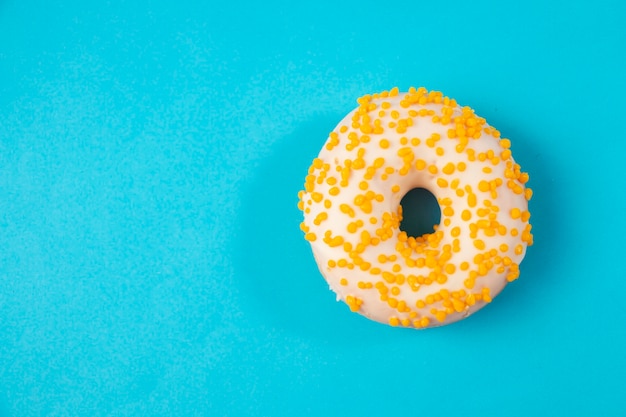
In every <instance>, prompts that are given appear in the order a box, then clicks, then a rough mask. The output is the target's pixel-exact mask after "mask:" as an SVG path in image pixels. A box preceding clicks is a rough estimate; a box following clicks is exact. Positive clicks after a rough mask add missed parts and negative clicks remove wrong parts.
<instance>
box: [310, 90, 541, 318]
mask: <svg viewBox="0 0 626 417" xmlns="http://www.w3.org/2000/svg"><path fill="white" fill-rule="evenodd" d="M357 102H358V104H359V106H358V108H356V109H355V110H353V111H352V112H350V113H349V114H348V115H347V116H346V117H345V118H344V119H343V120H342V121H341V122H340V123H339V125H338V126H337V127H336V128H335V130H334V131H333V132H331V133H330V136H329V138H328V140H327V141H326V144H325V145H324V147H323V148H322V150H321V152H320V154H319V156H318V157H317V158H316V159H315V160H314V161H313V164H312V165H311V167H310V168H309V172H308V175H307V176H306V180H305V184H304V190H303V191H301V192H300V193H299V198H300V201H299V203H298V206H299V208H300V209H301V210H302V211H303V212H304V221H303V222H302V223H301V225H300V227H301V229H302V231H303V232H304V234H305V238H306V239H307V240H308V241H309V242H310V244H311V248H312V250H313V255H314V257H315V259H316V261H317V264H318V267H319V269H320V272H321V273H322V275H323V276H324V277H325V278H326V280H327V281H328V284H329V285H330V288H331V289H332V290H333V291H334V292H335V293H337V298H338V299H341V300H343V301H344V302H345V303H346V304H347V305H348V306H349V307H350V309H351V310H352V311H354V312H358V313H360V314H363V315H364V316H366V317H368V318H370V319H372V320H375V321H378V322H381V323H387V324H390V325H392V326H405V327H415V328H425V327H434V326H441V325H444V324H449V323H452V322H455V321H458V320H461V319H463V318H465V317H468V316H469V315H470V314H472V313H474V312H476V311H477V310H479V309H480V308H482V307H483V306H485V305H486V304H487V303H489V302H490V301H491V300H492V298H493V297H495V296H496V295H497V294H498V293H499V292H500V291H501V290H502V289H503V288H504V286H505V285H506V284H507V283H508V282H510V281H513V280H515V279H516V278H517V277H518V276H519V263H520V262H521V261H522V259H523V258H524V255H525V253H526V247H527V246H528V245H531V244H532V241H533V238H532V234H531V225H530V224H529V222H528V221H529V218H530V213H529V211H528V200H530V198H531V196H532V191H531V189H530V188H526V186H525V184H526V183H527V181H528V174H526V173H524V172H522V171H521V170H520V166H519V165H518V164H516V163H515V161H514V160H513V157H512V155H511V150H510V146H511V143H510V141H509V140H508V139H501V138H500V132H498V131H497V130H496V129H495V128H493V127H491V126H489V125H488V124H487V123H486V121H485V119H483V118H481V117H479V116H477V115H476V114H475V113H474V111H473V110H472V109H471V108H469V107H461V106H459V105H458V104H457V103H456V101H455V100H453V99H450V98H448V97H445V96H443V94H442V93H440V92H437V91H430V92H429V91H427V90H426V89H425V88H419V89H414V88H411V89H410V90H409V92H408V93H399V92H398V89H397V88H394V89H392V90H391V91H388V92H387V91H385V92H382V93H379V94H373V95H366V96H363V97H361V98H359V99H358V100H357ZM414 188H425V189H427V190H429V191H430V192H431V193H432V194H433V195H434V196H435V197H436V199H437V201H438V203H439V206H440V208H441V222H440V224H439V225H436V226H435V227H434V231H433V232H432V233H427V234H424V235H422V236H409V235H408V234H407V233H406V232H405V231H403V230H401V229H400V222H401V220H402V216H403V213H402V206H401V205H400V201H401V200H402V198H403V196H404V195H405V194H407V193H408V192H409V191H411V190H412V189H414ZM405 214H406V213H405Z"/></svg>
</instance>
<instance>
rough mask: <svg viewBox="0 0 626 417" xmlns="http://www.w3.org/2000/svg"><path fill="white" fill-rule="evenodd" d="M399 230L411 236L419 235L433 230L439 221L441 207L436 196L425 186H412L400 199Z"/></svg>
mask: <svg viewBox="0 0 626 417" xmlns="http://www.w3.org/2000/svg"><path fill="white" fill-rule="evenodd" d="M400 206H402V221H401V222H400V230H402V231H403V232H405V233H406V234H407V235H408V236H411V237H420V236H423V235H425V234H428V233H433V232H434V231H435V228H434V226H435V225H438V224H439V222H440V221H441V208H440V207H439V203H438V202H437V198H436V197H435V196H434V195H433V193H431V192H430V191H428V190H427V189H426V188H413V189H412V190H411V191H409V192H408V193H406V194H405V195H404V197H402V200H400Z"/></svg>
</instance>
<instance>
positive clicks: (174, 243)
mask: <svg viewBox="0 0 626 417" xmlns="http://www.w3.org/2000/svg"><path fill="white" fill-rule="evenodd" d="M53 3H54V4H53ZM625 5H626V3H624V2H623V1H619V0H614V1H596V2H592V3H588V2H582V1H570V2H567V3H560V2H554V4H546V2H540V1H531V2H500V3H499V4H498V3H496V2H493V3H491V2H488V1H472V2H468V1H450V2H446V3H445V4H444V3H440V2H415V1H413V2H406V3H403V2H391V3H389V2H373V3H372V4H371V5H368V4H366V3H363V2H356V1H346V2H336V1H334V2H322V1H315V2H309V3H307V4H303V5H285V4H283V3H281V2H276V3H272V2H269V1H265V2H262V3H258V4H247V3H245V2H237V1H227V2H199V1H198V2H191V1H185V0H179V1H176V2H166V1H157V0H154V1H142V2H139V1H137V2H131V1H118V0H111V1H107V2H106V3H104V2H103V4H100V5H96V4H91V3H89V2H84V1H74V2H71V1H58V2H48V1H43V0H42V1H27V0H24V1H17V0H0V416H3V417H24V416H131V415H132V416H152V415H155V416H160V415H162V416H195V415H198V416H204V415H213V416H244V415H249V416H287V415H294V416H295V415H297V416H307V415H311V416H319V415H325V416H335V415H337V416H340V415H341V416H345V415H350V416H360V415H361V416H372V415H417V414H419V415H431V416H436V415H459V414H461V415H465V416H472V415H482V416H503V415H506V416H528V415H550V416H570V417H571V416H585V415H602V416H618V415H624V414H623V413H624V410H625V409H626V396H625V395H624V393H625V385H624V378H625V377H626V359H625V356H624V352H625V351H626V322H625V321H626V302H625V301H624V294H626V263H624V256H623V251H624V235H625V233H626V217H625V216H624V212H625V211H626V193H625V192H624V186H623V165H624V162H623V158H624V157H623V155H624V152H625V151H626V140H625V139H624V138H625V137H626V124H625V123H624V115H625V114H626V105H625V100H624V98H625V96H626V77H625V76H624V68H625V67H626V62H625V60H624V55H626V54H625V53H624V52H625V51H626V29H625V27H624V21H626V6H625ZM396 85H398V86H399V87H400V88H401V89H406V88H408V87H409V86H411V85H415V86H420V85H423V86H425V87H427V88H429V89H437V90H441V91H443V92H444V93H445V94H447V95H449V96H451V97H454V98H456V99H457V100H458V101H459V102H460V103H462V104H467V105H471V106H472V107H474V108H475V109H476V111H477V113H478V114H480V115H481V116H483V117H485V118H486V119H487V120H488V121H489V122H490V123H491V124H492V125H494V126H496V127H497V128H499V129H500V130H501V131H502V132H503V134H504V135H505V136H507V137H509V138H511V139H512V141H513V151H514V155H515V157H516V159H517V160H518V161H519V162H520V163H521V164H522V167H523V168H524V169H525V170H527V171H529V172H530V174H531V183H530V185H531V186H532V188H533V189H534V191H535V197H534V199H533V200H532V202H531V203H532V204H531V209H532V214H533V217H532V219H531V220H532V222H533V225H534V229H533V230H534V232H535V240H536V244H535V246H533V247H532V248H531V249H530V251H529V253H528V255H527V257H526V259H525V261H524V262H523V264H522V268H521V269H522V275H521V278H520V279H519V280H518V281H516V282H515V283H513V284H512V285H510V286H508V287H507V289H506V290H505V291H504V293H503V294H502V295H501V296H499V297H498V298H496V299H495V300H494V302H493V303H492V304H491V305H490V306H488V307H487V308H485V309H484V310H482V311H481V312H480V313H477V314H476V315H474V316H472V317H471V318H470V319H468V320H465V321H463V322H460V323H457V324H454V325H451V326H447V327H444V328H440V329H433V330H427V331H421V332H418V331H407V330H403V329H394V328H390V327H387V326H382V325H379V324H376V323H373V322H370V321H368V320H366V319H363V318H362V317H360V316H358V315H355V314H351V313H349V312H348V309H347V307H346V306H345V305H343V304H339V303H335V302H334V296H333V294H332V293H330V292H329V291H328V290H327V286H326V284H325V282H324V281H323V279H322V278H321V276H320V275H319V273H318V272H317V268H316V266H315V263H314V261H313V259H312V256H311V254H310V251H309V247H308V244H307V243H306V242H305V241H304V240H303V239H302V236H301V233H300V231H299V230H298V223H299V221H300V218H301V216H300V213H299V212H298V211H297V209H296V200H297V199H296V193H297V191H298V190H299V189H300V187H301V186H302V183H303V180H304V175H305V173H306V170H307V168H308V165H309V163H310V161H311V159H312V158H313V157H314V156H315V155H316V154H317V152H318V150H319V149H320V147H321V146H322V144H323V142H324V140H325V139H326V135H327V133H328V132H329V131H330V130H331V129H332V128H333V127H334V125H335V124H336V123H337V122H338V121H339V120H340V119H341V117H343V115H344V114H345V113H347V112H348V111H350V110H351V109H352V108H353V107H354V106H355V101H354V100H355V99H356V97H358V96H360V95H362V94H364V93H370V92H376V91H379V90H382V89H389V88H391V87H393V86H396Z"/></svg>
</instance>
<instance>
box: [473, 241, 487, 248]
mask: <svg viewBox="0 0 626 417" xmlns="http://www.w3.org/2000/svg"><path fill="white" fill-rule="evenodd" d="M474 246H475V247H476V249H479V250H483V249H485V242H484V241H482V240H481V239H476V240H474Z"/></svg>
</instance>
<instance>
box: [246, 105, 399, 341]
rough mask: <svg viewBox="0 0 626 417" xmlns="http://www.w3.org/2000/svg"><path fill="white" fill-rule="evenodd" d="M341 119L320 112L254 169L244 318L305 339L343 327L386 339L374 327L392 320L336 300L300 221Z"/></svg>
mask: <svg viewBox="0 0 626 417" xmlns="http://www.w3.org/2000/svg"><path fill="white" fill-rule="evenodd" d="M337 120H340V117H337V116H330V115H321V116H318V117H316V118H315V119H314V120H311V121H309V122H307V123H304V124H302V125H301V126H300V127H299V128H298V129H297V130H296V131H294V132H293V133H291V134H290V135H288V136H286V137H284V138H282V139H280V140H279V141H278V142H277V143H276V145H275V146H274V150H273V153H272V154H271V155H269V156H268V157H267V158H266V159H265V160H264V161H262V163H261V164H260V166H259V167H258V168H257V169H256V170H255V171H254V173H253V176H252V177H251V178H250V181H249V183H248V184H247V186H246V187H245V192H244V195H245V200H244V201H243V204H242V208H241V213H240V219H241V222H240V230H239V231H238V232H237V235H238V236H246V238H245V239H241V238H238V239H236V241H237V242H240V243H236V247H235V259H236V263H235V267H236V268H237V269H238V271H237V275H238V276H241V277H242V286H243V289H244V293H243V294H242V298H243V300H244V302H246V303H248V306H247V308H246V309H245V310H246V311H254V313H255V316H254V317H249V318H246V320H249V321H251V322H253V323H255V324H256V325H257V326H263V327H268V328H281V329H283V330H284V331H287V332H289V333H292V334H298V335H299V336H301V337H306V338H318V339H324V340H328V339H329V338H331V337H335V336H336V335H338V334H341V332H344V333H345V334H349V335H350V339H352V340H354V339H355V336H356V339H359V340H360V341H363V339H369V338H372V339H373V338H375V337H380V334H378V335H377V334H376V332H373V331H372V326H379V327H381V328H385V327H387V326H383V325H380V324H378V323H374V322H372V321H370V320H367V319H365V318H363V317H361V316H360V315H357V314H353V313H350V312H349V310H348V307H347V306H346V305H345V304H344V303H341V302H336V301H335V300H336V296H335V294H334V293H333V292H332V291H331V290H330V289H329V287H328V284H327V283H326V281H325V280H324V278H323V277H322V275H321V273H320V272H319V270H318V268H317V265H316V263H315V260H314V258H313V254H312V252H311V248H310V245H309V243H308V242H307V241H306V240H304V237H303V233H302V232H301V231H300V227H299V225H300V222H302V219H303V217H302V212H301V211H300V210H299V209H298V208H297V203H298V191H300V190H301V189H302V188H303V185H304V178H305V176H306V174H307V170H308V168H309V166H310V164H311V162H312V160H313V158H315V157H316V156H317V154H318V153H319V150H320V148H321V147H322V145H323V144H324V142H325V140H326V138H327V137H328V133H329V132H330V131H331V130H332V129H333V128H334V127H335V125H336V122H337ZM251 241H253V242H254V243H255V245H254V249H253V250H251V248H250V242H251ZM339 339H341V338H338V339H337V340H339ZM337 340H336V341H337ZM345 340H348V338H346V339H345Z"/></svg>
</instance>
